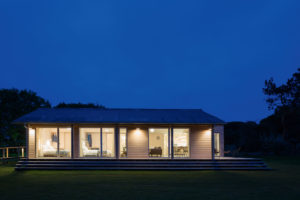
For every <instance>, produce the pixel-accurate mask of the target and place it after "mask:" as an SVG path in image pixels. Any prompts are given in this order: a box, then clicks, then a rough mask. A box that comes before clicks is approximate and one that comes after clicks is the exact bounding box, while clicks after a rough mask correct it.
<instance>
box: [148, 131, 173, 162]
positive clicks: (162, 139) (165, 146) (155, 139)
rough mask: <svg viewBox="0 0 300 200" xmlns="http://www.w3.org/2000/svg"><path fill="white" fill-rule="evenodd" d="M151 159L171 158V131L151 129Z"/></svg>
mask: <svg viewBox="0 0 300 200" xmlns="http://www.w3.org/2000/svg"><path fill="white" fill-rule="evenodd" d="M149 157H163V158H167V157H169V129H168V128H150V129H149Z"/></svg>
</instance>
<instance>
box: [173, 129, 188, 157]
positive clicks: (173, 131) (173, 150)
mask: <svg viewBox="0 0 300 200" xmlns="http://www.w3.org/2000/svg"><path fill="white" fill-rule="evenodd" d="M174 129H188V130H189V133H188V135H189V139H188V142H189V145H188V149H189V153H188V156H187V157H175V154H174V144H175V142H174V136H175V134H174ZM172 132H173V138H172V140H173V147H172V149H173V152H172V154H173V155H172V157H173V159H186V158H191V128H190V127H172Z"/></svg>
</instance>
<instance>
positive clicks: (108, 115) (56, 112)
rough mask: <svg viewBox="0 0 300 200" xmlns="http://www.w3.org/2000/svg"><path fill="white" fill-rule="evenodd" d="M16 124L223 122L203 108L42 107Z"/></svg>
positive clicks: (21, 118) (18, 120)
mask: <svg viewBox="0 0 300 200" xmlns="http://www.w3.org/2000/svg"><path fill="white" fill-rule="evenodd" d="M14 123H145V124H149V123H159V124H223V123H224V121H222V120H221V119H219V118H217V117H215V116H213V115H210V114H208V113H206V112H204V111H203V110H201V109H99V108H40V109H37V110H35V111H33V112H31V113H29V114H27V115H24V116H22V117H20V118H19V119H17V120H15V121H14Z"/></svg>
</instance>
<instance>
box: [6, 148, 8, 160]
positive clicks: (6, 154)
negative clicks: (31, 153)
mask: <svg viewBox="0 0 300 200" xmlns="http://www.w3.org/2000/svg"><path fill="white" fill-rule="evenodd" d="M6 158H8V148H6Z"/></svg>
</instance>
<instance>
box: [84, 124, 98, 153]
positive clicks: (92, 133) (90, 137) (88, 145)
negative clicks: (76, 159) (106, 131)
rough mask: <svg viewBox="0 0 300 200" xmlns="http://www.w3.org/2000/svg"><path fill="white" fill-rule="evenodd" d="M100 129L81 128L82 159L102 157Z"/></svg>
mask: <svg viewBox="0 0 300 200" xmlns="http://www.w3.org/2000/svg"><path fill="white" fill-rule="evenodd" d="M100 134H101V131H100V128H80V129H79V135H80V157H100V152H101V151H100V150H101V146H100Z"/></svg>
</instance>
